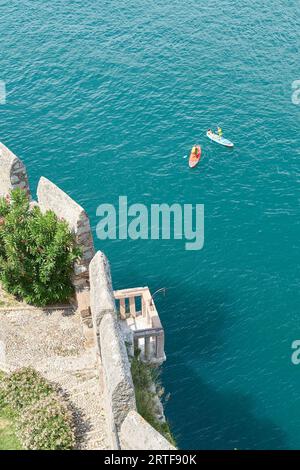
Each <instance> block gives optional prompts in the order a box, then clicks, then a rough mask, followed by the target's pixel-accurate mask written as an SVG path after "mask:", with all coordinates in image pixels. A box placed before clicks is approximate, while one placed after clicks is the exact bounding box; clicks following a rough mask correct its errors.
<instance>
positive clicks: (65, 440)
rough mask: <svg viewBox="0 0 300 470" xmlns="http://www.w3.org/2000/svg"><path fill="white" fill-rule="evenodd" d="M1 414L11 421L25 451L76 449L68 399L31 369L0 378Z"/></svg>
mask: <svg viewBox="0 0 300 470" xmlns="http://www.w3.org/2000/svg"><path fill="white" fill-rule="evenodd" d="M1 415H3V416H5V417H9V418H10V420H11V421H12V422H13V428H14V429H16V438H17V439H18V440H19V442H20V445H22V447H23V448H24V449H32V450H70V449H73V448H74V447H75V442H76V439H75V427H74V421H73V412H72V409H71V407H70V405H69V403H68V400H67V399H66V398H65V397H64V396H63V395H62V394H61V393H60V391H59V389H58V388H57V387H56V386H54V385H52V384H51V383H49V382H48V381H47V380H46V379H45V378H44V377H42V376H41V374H39V373H38V372H37V371H35V370H34V369H32V368H29V367H28V368H23V369H19V370H17V371H15V372H13V373H12V374H10V375H6V376H2V377H1V376H0V417H1ZM0 437H1V436H0ZM16 442H18V441H16ZM0 447H1V439H0Z"/></svg>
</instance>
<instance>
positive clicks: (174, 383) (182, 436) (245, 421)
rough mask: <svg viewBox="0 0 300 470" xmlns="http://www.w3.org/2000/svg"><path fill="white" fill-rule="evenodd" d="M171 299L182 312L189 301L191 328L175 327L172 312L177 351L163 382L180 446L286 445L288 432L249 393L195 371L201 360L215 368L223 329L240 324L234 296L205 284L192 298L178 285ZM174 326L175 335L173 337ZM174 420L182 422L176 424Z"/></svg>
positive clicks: (186, 311) (187, 312)
mask: <svg viewBox="0 0 300 470" xmlns="http://www.w3.org/2000/svg"><path fill="white" fill-rule="evenodd" d="M172 297H173V298H172V303H174V306H175V304H176V302H177V308H176V310H177V312H180V311H181V310H180V305H181V304H182V305H183V302H182V299H185V302H186V303H185V309H184V314H185V322H186V323H185V324H186V326H185V327H184V328H181V329H180V330H178V331H176V318H174V319H170V316H169V318H168V320H167V322H166V323H169V325H168V326H167V328H166V330H167V342H172V341H173V342H174V343H176V348H174V346H172V347H171V349H172V351H174V349H175V351H177V352H172V353H171V354H170V355H169V356H168V360H167V363H166V364H165V366H164V368H163V381H164V382H166V383H167V384H168V388H167V390H166V391H167V392H168V393H170V396H171V399H170V402H169V403H168V404H167V406H166V413H167V416H168V418H169V420H170V423H171V428H172V429H173V432H174V434H175V438H176V439H177V443H178V446H179V447H180V448H182V449H207V450H211V449H219V450H222V449H234V448H237V449H287V448H288V445H287V439H286V436H285V434H284V433H283V431H282V430H281V429H280V428H279V427H278V426H277V425H276V424H275V423H274V422H272V421H271V420H270V419H268V418H267V417H264V416H259V415H257V412H256V409H255V402H254V401H253V399H252V398H251V396H250V394H249V395H248V394H247V395H246V394H244V393H241V392H239V391H237V390H233V391H230V385H228V384H227V383H224V388H221V387H220V386H218V387H217V385H214V384H213V383H206V382H205V380H203V378H202V377H201V376H200V374H199V372H198V371H197V370H195V369H198V370H199V368H201V364H202V366H203V367H205V366H206V365H207V364H208V363H210V364H209V367H214V366H213V364H214V363H215V362H218V363H221V362H222V359H223V351H222V350H223V347H224V337H225V335H224V332H225V331H226V330H227V328H230V327H233V328H234V327H235V319H236V318H237V317H236V315H235V308H234V302H233V300H232V299H231V298H230V296H228V295H227V294H226V293H224V292H221V291H220V292H218V291H216V290H212V289H204V288H201V289H200V291H199V292H197V293H195V292H193V296H191V295H190V296H189V295H188V294H187V293H186V292H185V294H184V295H183V293H182V292H180V290H178V289H176V292H173V293H172ZM187 298H188V299H189V300H188V301H187V300H186V299H187ZM178 304H179V306H178ZM164 308H165V306H164V307H163V309H164ZM181 324H182V323H181ZM169 326H170V330H173V335H171V337H169V338H168V336H169V334H170V332H169V331H168V327H169ZM239 327H240V325H239ZM167 355H168V351H167ZM233 360H234V359H233ZM193 364H195V368H194V367H193ZM224 367H226V365H225V364H224ZM253 374H255V371H253ZM253 380H255V376H254V377H253ZM219 383H220V382H219ZM173 421H174V423H178V424H177V426H173V425H172V422H173Z"/></svg>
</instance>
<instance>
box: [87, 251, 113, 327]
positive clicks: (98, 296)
mask: <svg viewBox="0 0 300 470" xmlns="http://www.w3.org/2000/svg"><path fill="white" fill-rule="evenodd" d="M89 270H90V289H91V293H90V301H91V311H92V317H93V323H94V326H95V329H96V328H97V327H98V326H99V325H100V322H101V319H102V318H103V316H104V315H105V314H106V313H111V314H115V312H116V305H115V298H114V294H113V288H112V282H111V275H110V267H109V262H108V260H107V258H106V256H105V255H104V254H103V253H102V252H101V251H98V252H97V253H96V255H95V256H94V258H93V259H92V261H91V263H90V266H89Z"/></svg>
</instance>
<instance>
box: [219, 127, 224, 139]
mask: <svg viewBox="0 0 300 470" xmlns="http://www.w3.org/2000/svg"><path fill="white" fill-rule="evenodd" d="M222 135H223V131H222V128H221V127H218V136H219V137H222Z"/></svg>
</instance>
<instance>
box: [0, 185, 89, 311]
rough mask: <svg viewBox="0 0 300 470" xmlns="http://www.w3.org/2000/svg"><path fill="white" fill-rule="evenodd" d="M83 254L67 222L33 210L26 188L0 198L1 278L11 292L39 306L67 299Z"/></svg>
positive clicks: (36, 208)
mask: <svg viewBox="0 0 300 470" xmlns="http://www.w3.org/2000/svg"><path fill="white" fill-rule="evenodd" d="M80 255H81V251H80V249H79V248H78V247H77V246H76V244H75V237H74V235H73V234H72V233H71V232H70V230H69V228H68V225H67V223H66V222H65V221H62V220H58V218H57V217H56V215H55V214H54V213H53V212H51V211H47V212H46V213H45V214H43V213H42V212H41V211H40V209H39V207H37V206H36V207H34V208H32V209H30V206H29V200H28V198H27V195H26V193H25V191H23V190H21V189H15V190H14V191H12V193H11V198H10V201H8V200H7V199H4V198H2V199H0V280H1V282H2V284H3V286H4V288H5V289H6V290H7V291H8V292H10V293H11V294H13V295H15V296H17V297H18V298H21V299H24V300H25V301H26V302H28V303H30V304H34V305H38V306H45V305H47V304H51V303H57V302H64V301H66V300H67V299H69V298H70V296H71V295H72V293H73V286H72V283H71V276H72V272H73V266H74V262H75V261H76V259H78V258H79V257H80Z"/></svg>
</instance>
